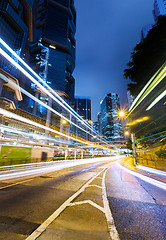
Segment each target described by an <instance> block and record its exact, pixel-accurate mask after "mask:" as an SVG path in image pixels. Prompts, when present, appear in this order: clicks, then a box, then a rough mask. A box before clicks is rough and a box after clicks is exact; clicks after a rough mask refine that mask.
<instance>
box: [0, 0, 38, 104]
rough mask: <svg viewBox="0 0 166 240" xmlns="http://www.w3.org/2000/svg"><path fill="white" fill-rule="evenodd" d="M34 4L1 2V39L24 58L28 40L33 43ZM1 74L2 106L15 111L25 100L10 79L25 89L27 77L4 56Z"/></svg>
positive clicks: (14, 0)
mask: <svg viewBox="0 0 166 240" xmlns="http://www.w3.org/2000/svg"><path fill="white" fill-rule="evenodd" d="M33 2H34V0H10V1H9V0H2V1H0V38H1V39H2V40H3V41H4V42H5V43H7V44H8V45H9V46H10V47H11V48H12V49H13V50H14V51H15V52H16V53H17V54H18V55H20V56H21V57H24V52H25V48H26V43H27V39H29V41H32V35H33V34H32V7H33ZM0 74H1V75H0V104H1V105H3V106H7V107H9V108H11V109H15V108H16V107H17V106H18V105H19V103H20V102H21V101H22V100H23V98H22V94H21V93H20V91H19V90H18V89H16V88H14V87H13V86H12V84H11V83H10V82H8V78H10V81H11V82H13V83H15V84H16V85H17V86H20V85H21V86H23V87H25V81H26V80H25V77H22V76H21V74H20V73H19V71H18V70H17V68H16V67H13V66H12V64H11V63H10V62H9V61H7V60H5V59H4V58H3V57H2V55H1V56H0ZM19 78H20V79H21V81H19V80H18V79H19Z"/></svg>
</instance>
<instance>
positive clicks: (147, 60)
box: [124, 16, 166, 96]
mask: <svg viewBox="0 0 166 240" xmlns="http://www.w3.org/2000/svg"><path fill="white" fill-rule="evenodd" d="M165 60H166V16H159V18H158V21H157V23H156V24H155V25H154V26H153V28H152V29H151V30H150V31H149V32H148V35H147V37H146V38H144V39H143V40H142V41H141V42H140V43H139V44H137V45H136V46H135V48H134V50H133V52H131V60H130V61H129V62H128V63H127V64H126V65H127V68H126V69H125V70H124V77H125V78H126V79H130V81H131V83H129V84H128V90H130V92H131V94H132V95H134V96H136V95H137V94H138V93H139V91H140V90H141V89H142V88H143V86H144V85H145V84H146V83H147V82H148V80H149V79H150V78H151V77H152V76H153V74H154V73H155V72H156V71H157V70H158V69H159V68H160V67H161V66H162V64H163V63H164V62H165Z"/></svg>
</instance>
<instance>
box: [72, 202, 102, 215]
mask: <svg viewBox="0 0 166 240" xmlns="http://www.w3.org/2000/svg"><path fill="white" fill-rule="evenodd" d="M86 203H88V204H90V205H91V206H93V207H95V208H97V209H98V210H100V211H101V212H103V213H105V210H104V208H103V207H101V206H99V205H98V204H96V203H95V202H93V201H91V200H85V201H80V202H74V203H70V204H69V206H71V207H72V206H76V205H82V204H86Z"/></svg>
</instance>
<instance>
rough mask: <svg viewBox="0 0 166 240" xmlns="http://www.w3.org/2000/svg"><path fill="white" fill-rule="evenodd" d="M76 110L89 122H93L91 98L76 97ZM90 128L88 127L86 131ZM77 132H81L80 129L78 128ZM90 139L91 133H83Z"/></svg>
mask: <svg viewBox="0 0 166 240" xmlns="http://www.w3.org/2000/svg"><path fill="white" fill-rule="evenodd" d="M75 111H76V112H77V113H78V114H79V115H80V116H81V117H82V118H83V119H85V120H86V121H87V122H88V123H89V124H91V99H90V98H85V97H76V98H75ZM77 124H78V125H80V123H79V122H77ZM87 130H88V129H87V128H86V131H87ZM76 131H77V133H79V134H81V132H80V131H79V130H77V129H76ZM84 135H86V139H88V140H89V135H88V134H87V133H85V134H83V135H82V137H85V136H84Z"/></svg>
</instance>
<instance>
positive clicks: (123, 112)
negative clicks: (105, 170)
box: [119, 111, 137, 164]
mask: <svg viewBox="0 0 166 240" xmlns="http://www.w3.org/2000/svg"><path fill="white" fill-rule="evenodd" d="M119 117H120V118H126V112H125V111H120V112H119ZM124 133H125V135H127V136H129V135H131V141H132V149H133V155H134V164H137V151H136V144H135V142H136V141H135V133H133V132H131V133H130V132H129V131H126V132H124Z"/></svg>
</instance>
